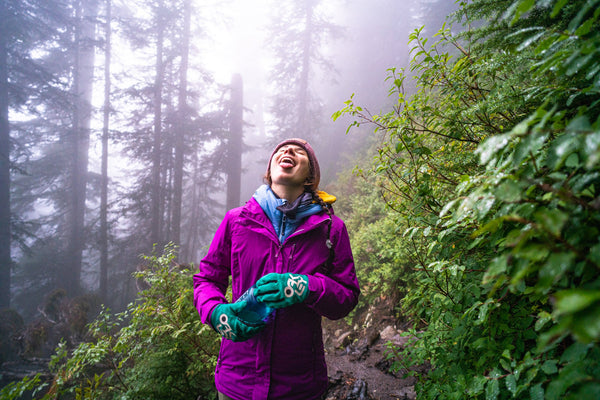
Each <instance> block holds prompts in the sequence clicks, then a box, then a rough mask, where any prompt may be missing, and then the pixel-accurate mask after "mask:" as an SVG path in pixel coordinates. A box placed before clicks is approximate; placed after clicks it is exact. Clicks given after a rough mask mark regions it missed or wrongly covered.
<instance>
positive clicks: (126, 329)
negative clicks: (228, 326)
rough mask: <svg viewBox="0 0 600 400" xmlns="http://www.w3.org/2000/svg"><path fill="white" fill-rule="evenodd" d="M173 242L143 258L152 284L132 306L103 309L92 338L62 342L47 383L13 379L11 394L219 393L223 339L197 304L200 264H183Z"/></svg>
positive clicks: (6, 395) (7, 393)
mask: <svg viewBox="0 0 600 400" xmlns="http://www.w3.org/2000/svg"><path fill="white" fill-rule="evenodd" d="M175 257H176V252H175V248H174V246H172V245H168V246H166V247H165V249H164V252H163V253H162V254H161V255H152V256H143V257H142V258H143V259H144V260H145V263H146V269H144V270H143V271H141V272H138V273H136V278H138V279H142V280H144V281H145V282H146V283H147V284H148V288H147V289H145V290H143V291H141V292H140V293H139V296H138V300H137V301H136V302H134V303H132V304H130V305H129V307H128V309H127V311H125V312H123V313H119V314H116V315H112V314H110V312H109V311H108V310H103V311H102V312H101V313H100V315H99V317H98V318H97V319H96V320H95V321H94V322H92V323H91V324H90V325H89V326H88V329H89V335H90V337H91V338H92V339H91V340H90V341H87V342H83V343H81V344H79V346H77V348H75V349H74V350H73V351H68V349H67V348H66V345H65V344H64V343H62V344H61V345H60V346H59V347H58V349H57V352H56V355H54V356H53V358H52V361H51V363H50V368H51V370H52V371H53V372H54V374H55V378H54V381H53V382H52V384H51V385H50V386H49V387H47V386H45V385H40V379H39V377H35V378H34V379H26V380H24V381H22V382H18V383H14V384H10V385H9V386H7V387H5V388H4V389H2V391H0V397H1V398H3V399H16V398H19V396H20V393H23V392H25V391H26V390H32V389H34V388H37V391H38V392H43V391H45V392H46V394H45V396H44V397H43V399H55V398H73V397H75V398H78V399H115V398H127V399H157V400H158V399H166V398H168V399H181V400H184V399H185V400H188V399H196V398H205V399H209V398H210V399H212V398H214V393H215V389H214V383H213V374H214V367H215V365H216V360H217V355H218V347H219V337H218V335H217V334H216V333H214V332H213V331H212V330H211V329H210V328H209V327H207V326H206V325H202V324H201V323H200V318H199V317H198V313H197V311H196V308H195V307H194V304H193V285H192V276H193V274H194V272H195V268H192V267H191V266H188V265H181V264H177V263H175Z"/></svg>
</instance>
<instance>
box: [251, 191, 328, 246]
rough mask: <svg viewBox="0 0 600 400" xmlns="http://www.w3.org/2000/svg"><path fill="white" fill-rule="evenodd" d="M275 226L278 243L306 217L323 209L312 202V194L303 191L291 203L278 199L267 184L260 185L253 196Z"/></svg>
mask: <svg viewBox="0 0 600 400" xmlns="http://www.w3.org/2000/svg"><path fill="white" fill-rule="evenodd" d="M253 197H254V198H255V199H256V201H257V202H258V204H260V207H261V208H262V209H263V211H264V212H265V214H266V215H267V217H269V220H270V221H271V223H272V224H273V228H275V233H276V234H277V237H278V238H279V243H283V242H284V241H285V239H287V237H288V236H290V235H291V234H292V233H293V232H294V231H295V230H296V228H298V226H300V224H301V223H302V221H304V219H305V218H306V217H309V216H311V215H314V214H317V213H319V212H321V211H322V210H323V208H322V207H321V205H320V204H318V203H313V200H312V196H311V194H310V193H308V192H304V193H303V194H302V195H300V197H298V199H296V200H295V201H294V202H293V203H289V202H288V201H287V200H285V199H280V198H279V197H277V195H276V194H275V193H274V192H273V190H271V187H270V186H268V185H262V186H260V187H259V188H258V189H256V192H255V193H254V196H253Z"/></svg>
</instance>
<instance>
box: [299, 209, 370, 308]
mask: <svg viewBox="0 0 600 400" xmlns="http://www.w3.org/2000/svg"><path fill="white" fill-rule="evenodd" d="M334 223H335V224H336V225H337V227H338V229H332V233H333V234H334V235H332V238H331V239H332V242H333V246H334V258H333V262H332V265H331V266H329V270H328V271H327V273H320V272H318V273H316V274H314V275H309V276H308V288H309V292H310V294H309V297H308V298H307V301H306V302H307V304H308V306H309V307H311V308H312V309H313V310H315V311H316V312H317V313H318V314H320V315H322V316H324V317H326V318H329V319H340V318H343V317H345V316H346V315H348V313H349V312H350V311H352V309H353V308H354V307H355V306H356V304H357V303H358V296H359V294H360V288H359V285H358V279H357V278H356V270H355V268H354V258H353V257H352V249H351V248H350V238H349V237H348V231H347V229H346V225H345V224H344V223H343V222H342V220H341V219H339V218H337V217H334ZM334 227H335V225H334ZM336 233H337V234H336Z"/></svg>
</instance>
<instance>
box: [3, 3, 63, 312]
mask: <svg viewBox="0 0 600 400" xmlns="http://www.w3.org/2000/svg"><path fill="white" fill-rule="evenodd" d="M0 4H1V5H2V7H1V12H2V16H1V17H0V19H1V20H2V23H1V24H0V25H1V26H0V37H1V39H0V42H1V43H2V48H1V50H0V53H1V56H0V58H1V60H2V61H1V64H2V67H0V69H1V70H2V73H0V75H2V78H1V79H0V80H1V83H0V87H1V90H0V98H1V104H2V106H1V109H2V114H1V115H2V117H1V119H2V124H1V125H2V129H1V132H2V140H3V141H5V142H3V143H2V144H1V145H0V147H1V151H2V156H1V158H2V167H1V168H0V169H1V170H2V173H3V175H2V177H3V180H2V202H3V204H2V206H1V207H0V208H1V209H2V217H3V218H9V219H8V220H6V223H5V221H4V220H3V221H2V222H0V225H1V227H2V228H1V229H2V235H1V240H0V241H1V243H2V245H0V246H1V247H2V258H3V259H2V261H0V265H1V267H2V268H1V269H0V271H1V277H0V281H1V282H2V283H1V285H2V289H1V290H0V291H1V292H2V296H3V300H2V302H3V303H4V304H5V305H6V304H7V303H5V301H6V299H8V296H9V294H10V292H11V286H13V287H12V289H13V290H14V289H15V288H14V285H11V284H12V283H14V282H13V281H12V280H11V272H10V265H11V263H10V262H6V259H7V257H10V255H11V253H7V252H6V251H7V250H9V249H10V247H9V246H10V245H11V244H10V243H9V242H8V241H7V239H9V238H10V239H12V246H13V248H20V249H21V250H22V251H27V250H28V248H29V247H30V246H31V245H32V243H34V240H35V238H36V237H40V236H42V235H44V232H43V230H42V227H43V225H42V224H41V222H42V221H41V220H39V219H38V221H36V219H37V218H36V217H35V215H36V214H38V215H39V213H36V212H35V211H36V210H35V209H36V204H41V203H42V202H43V201H44V200H46V199H48V200H49V201H52V200H50V198H51V197H52V198H54V199H57V197H54V196H55V195H56V194H57V193H58V190H56V188H57V186H58V185H57V182H58V179H57V177H58V175H59V173H58V171H60V170H61V168H62V165H63V163H62V162H53V163H50V164H49V165H47V166H46V167H44V168H40V170H41V171H44V172H45V173H44V174H42V175H43V176H42V175H38V176H35V177H34V176H33V175H32V171H33V170H34V169H35V168H37V167H36V166H35V165H33V164H32V160H34V159H35V160H41V159H42V158H43V157H44V155H45V154H47V152H46V151H45V150H44V146H45V145H48V144H50V143H52V141H53V139H52V138H56V134H57V133H58V132H60V131H61V128H59V127H58V126H57V125H56V124H55V122H56V121H57V120H58V119H62V121H66V120H68V118H65V117H66V113H65V110H67V109H68V107H69V106H68V105H69V104H70V99H69V96H68V95H66V91H65V87H66V86H67V85H66V82H68V74H67V73H65V69H64V68H63V67H64V65H62V64H61V63H60V62H58V58H57V57H56V56H57V55H59V56H60V57H62V58H63V59H64V57H65V55H66V54H67V51H66V50H65V49H66V48H68V46H65V48H61V44H62V43H64V42H63V40H64V39H65V29H63V30H62V31H61V30H60V29H59V28H58V27H63V28H64V27H65V25H66V24H67V23H66V21H67V20H68V16H69V10H68V5H67V4H66V3H60V4H54V3H48V2H46V1H37V0H32V1H28V2H12V1H8V2H7V1H2V2H0ZM59 43H60V44H59ZM59 77H61V78H59ZM61 79H62V80H61ZM11 113H12V114H14V115H18V117H19V118H15V119H14V120H13V121H10V122H9V121H8V118H9V115H11ZM55 117H56V119H55ZM9 129H10V131H9ZM5 162H6V163H7V164H4V163H5ZM5 167H6V168H9V169H5ZM6 173H9V175H4V174H6ZM52 173H56V174H55V175H54V177H53V178H50V175H51V174H52ZM46 178H48V179H46ZM7 179H10V180H7ZM8 188H10V195H9V196H7V192H6V191H5V190H8ZM64 192H65V190H63V193H64ZM50 193H54V194H52V195H49V194H50ZM5 202H7V203H5ZM48 204H49V203H48ZM8 213H10V215H9V214H8ZM8 221H10V222H8ZM57 221H58V218H54V219H53V221H44V222H49V223H48V224H47V225H45V226H46V227H47V228H48V230H52V228H51V227H56V226H57V225H55V224H56V223H57ZM59 232H60V231H59V230H58V229H56V230H54V231H53V234H54V235H57V234H60V233H59ZM7 233H8V234H9V236H4V235H5V234H7ZM60 251H61V249H57V252H60ZM45 261H46V264H45V265H44V268H45V269H46V271H51V270H52V269H53V266H52V265H49V260H45ZM20 267H21V266H20V265H16V264H15V270H14V271H13V273H18V272H19V271H18V270H19V268H20ZM37 283H38V284H39V283H40V282H39V281H37Z"/></svg>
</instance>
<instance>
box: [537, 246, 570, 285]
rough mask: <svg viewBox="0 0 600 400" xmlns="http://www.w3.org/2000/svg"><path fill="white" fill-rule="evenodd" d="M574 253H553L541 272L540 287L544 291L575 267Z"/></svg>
mask: <svg viewBox="0 0 600 400" xmlns="http://www.w3.org/2000/svg"><path fill="white" fill-rule="evenodd" d="M574 263H575V254H574V253H552V254H551V255H550V256H549V257H548V259H547V260H546V262H545V263H544V265H542V268H540V271H539V281H538V287H539V288H541V289H542V290H545V289H547V288H549V287H550V286H551V285H553V284H554V282H557V281H558V280H559V279H560V278H561V277H562V276H563V275H564V274H565V272H567V271H568V270H569V269H571V268H572V267H573V266H574Z"/></svg>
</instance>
